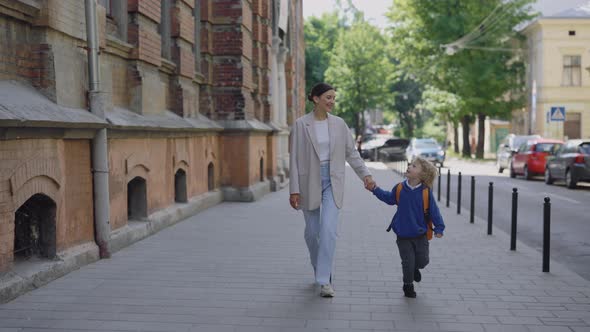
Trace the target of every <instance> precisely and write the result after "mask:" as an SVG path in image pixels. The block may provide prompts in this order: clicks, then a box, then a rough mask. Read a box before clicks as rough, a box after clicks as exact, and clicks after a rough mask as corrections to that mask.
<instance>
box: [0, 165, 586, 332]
mask: <svg viewBox="0 0 590 332" xmlns="http://www.w3.org/2000/svg"><path fill="white" fill-rule="evenodd" d="M371 165H373V166H371V167H374V169H373V172H374V177H375V179H376V180H377V182H378V183H387V184H389V185H390V186H392V185H393V184H394V183H396V182H397V181H399V177H397V176H396V175H395V174H394V173H392V172H390V171H387V170H379V169H377V168H379V167H380V166H379V165H380V164H371ZM346 186H347V187H346V195H345V196H346V198H345V206H344V208H343V209H342V211H341V212H342V213H341V224H340V230H339V239H338V243H337V247H336V260H335V275H334V287H335V289H336V292H337V295H336V297H335V298H333V299H323V298H320V297H319V296H318V295H317V290H316V289H315V287H314V285H313V277H312V275H313V272H312V269H311V267H310V264H309V258H308V254H307V250H306V248H305V244H304V240H303V225H304V223H303V218H302V216H301V213H300V212H297V211H293V210H291V209H290V208H289V207H288V205H287V204H286V202H287V197H288V192H287V190H282V191H280V192H277V193H273V194H269V195H267V196H264V197H262V198H261V199H260V200H259V201H256V202H253V203H247V204H245V203H227V202H226V203H222V204H220V205H218V206H215V207H212V208H210V209H208V210H205V211H202V212H201V213H199V214H197V215H195V216H193V217H191V218H188V219H187V220H185V221H183V222H181V223H178V224H175V225H174V226H173V227H170V228H167V229H164V230H162V231H161V232H159V233H157V234H155V235H153V236H151V237H149V238H146V239H145V240H142V241H140V242H138V243H135V244H134V245H132V246H130V247H128V248H125V249H123V250H121V251H119V252H117V253H116V254H115V255H113V257H112V258H111V259H107V260H101V261H98V262H96V263H94V264H91V265H88V266H85V267H83V268H81V269H80V270H77V271H74V272H72V273H70V274H68V275H67V276H65V277H64V278H61V279H59V280H56V281H54V282H52V283H50V284H48V285H45V286H43V287H41V288H39V289H37V290H35V291H32V292H30V293H28V294H26V295H24V296H21V297H20V298H17V299H16V300H14V301H12V302H10V303H7V304H3V305H0V332H2V330H3V329H5V330H6V329H7V330H8V331H13V330H15V329H16V330H18V331H20V330H31V331H45V332H56V331H60V332H62V331H68V330H72V331H74V330H75V331H79V330H84V331H88V332H90V331H116V330H120V331H136V330H147V331H171V330H172V331H214V332H226V331H232V332H248V331H256V332H265V331H272V332H277V331H278V332H281V331H285V332H297V331H306V332H315V331H338V332H354V331H365V332H367V331H396V332H415V331H486V332H490V331H492V332H495V331H498V332H500V331H501V332H512V331H514V332H530V331H536V330H535V329H537V328H538V331H558V332H561V331H562V330H563V331H568V330H569V331H576V332H577V331H588V328H589V327H590V283H589V282H588V281H586V280H584V279H582V278H581V277H579V276H577V275H576V274H575V273H573V272H571V271H569V270H567V269H566V268H564V267H563V266H560V265H559V263H557V262H552V265H551V266H552V268H553V271H552V272H551V273H549V274H544V273H542V272H540V268H539V267H540V259H541V256H540V253H539V252H537V251H535V250H533V249H531V248H528V247H526V246H525V245H523V244H521V243H518V251H516V252H510V251H509V250H508V246H507V244H508V243H509V241H508V240H509V237H508V236H507V234H505V233H503V232H502V231H499V230H494V235H493V236H487V235H486V234H485V231H484V226H483V225H484V224H485V222H483V221H481V220H477V222H476V224H475V225H470V224H469V223H468V221H467V216H466V215H456V211H455V209H454V208H453V206H451V207H450V208H446V207H444V206H441V212H442V213H443V216H444V218H445V222H446V224H447V227H448V228H447V232H446V233H445V236H444V237H443V239H436V240H433V241H432V242H431V262H430V264H429V266H428V267H427V268H426V269H424V270H423V281H422V282H421V283H419V284H416V290H417V292H418V298H417V299H407V298H404V297H403V293H402V290H401V285H402V282H401V277H402V275H401V263H400V258H399V254H398V252H397V247H396V245H395V236H394V235H392V234H391V233H386V232H384V228H385V226H386V224H387V222H388V221H389V220H390V219H391V215H392V214H393V213H394V212H395V208H392V207H389V206H386V205H384V204H382V203H380V202H378V201H377V200H376V199H375V198H374V197H373V196H372V195H371V194H370V193H368V192H366V191H364V189H363V188H362V184H361V183H360V182H359V181H358V180H357V179H356V178H355V177H354V175H353V174H352V173H351V171H350V169H347V184H346ZM179 253H180V254H179Z"/></svg>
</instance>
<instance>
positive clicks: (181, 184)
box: [174, 169, 188, 203]
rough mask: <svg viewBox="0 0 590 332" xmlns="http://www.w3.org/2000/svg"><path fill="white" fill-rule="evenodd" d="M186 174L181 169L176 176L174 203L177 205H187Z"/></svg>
mask: <svg viewBox="0 0 590 332" xmlns="http://www.w3.org/2000/svg"><path fill="white" fill-rule="evenodd" d="M187 200H188V199H187V195H186V172H185V171H184V170H183V169H179V170H178V171H176V174H174V201H175V202H177V203H186V202H187Z"/></svg>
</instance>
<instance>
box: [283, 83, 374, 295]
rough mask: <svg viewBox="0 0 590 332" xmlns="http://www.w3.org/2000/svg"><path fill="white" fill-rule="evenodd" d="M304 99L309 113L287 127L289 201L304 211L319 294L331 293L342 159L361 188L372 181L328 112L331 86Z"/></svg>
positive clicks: (332, 99) (348, 137)
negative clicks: (361, 181)
mask: <svg viewBox="0 0 590 332" xmlns="http://www.w3.org/2000/svg"><path fill="white" fill-rule="evenodd" d="M308 99H309V100H310V101H311V102H313V104H314V110H313V112H311V113H309V114H306V115H304V116H302V117H300V118H299V119H297V120H296V121H295V123H294V124H293V127H292V128H291V137H290V140H291V156H290V157H291V158H290V168H289V171H290V174H289V178H290V183H289V186H290V188H289V191H290V197H289V203H290V204H291V206H292V207H293V208H294V209H296V210H299V209H301V210H302V211H303V217H304V219H305V234H304V237H305V242H306V244H307V248H308V250H309V256H310V259H311V265H312V266H313V270H314V274H315V281H316V282H317V284H318V285H319V286H320V296H322V297H333V296H334V288H333V287H332V267H333V261H334V250H335V248H336V238H337V228H338V216H339V213H340V209H341V208H342V200H343V196H344V170H345V161H347V162H348V163H349V164H350V166H351V167H352V169H353V170H354V172H355V173H356V174H357V175H358V177H359V178H360V179H361V180H363V181H364V184H365V188H368V187H369V186H373V185H374V182H373V178H372V176H371V173H370V172H369V170H368V169H367V167H366V166H365V163H364V161H363V159H362V158H361V157H360V155H359V153H358V151H357V149H356V147H355V144H354V140H353V139H352V135H351V133H350V130H349V129H348V126H347V125H346V123H345V122H344V120H342V119H341V118H340V117H337V116H335V115H332V114H330V112H331V111H332V108H333V107H334V104H335V102H336V91H335V90H334V88H333V87H332V86H330V85H329V84H326V83H318V84H316V85H315V86H314V87H313V89H312V90H311V93H310V94H309V96H308Z"/></svg>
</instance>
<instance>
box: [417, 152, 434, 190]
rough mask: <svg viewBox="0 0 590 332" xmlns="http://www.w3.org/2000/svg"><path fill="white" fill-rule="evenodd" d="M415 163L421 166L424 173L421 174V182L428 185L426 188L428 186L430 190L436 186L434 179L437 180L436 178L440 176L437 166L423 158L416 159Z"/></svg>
mask: <svg viewBox="0 0 590 332" xmlns="http://www.w3.org/2000/svg"><path fill="white" fill-rule="evenodd" d="M414 162H415V163H417V164H419V165H420V167H421V168H422V173H421V174H420V181H422V182H423V183H424V184H426V186H428V187H429V188H432V185H433V184H434V178H436V176H437V175H438V169H437V168H436V166H434V164H432V163H431V162H430V161H428V160H426V159H424V158H422V157H416V158H414Z"/></svg>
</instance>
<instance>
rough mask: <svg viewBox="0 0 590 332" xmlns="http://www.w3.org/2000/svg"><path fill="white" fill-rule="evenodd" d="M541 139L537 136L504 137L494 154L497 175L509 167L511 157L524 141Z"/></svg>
mask: <svg viewBox="0 0 590 332" xmlns="http://www.w3.org/2000/svg"><path fill="white" fill-rule="evenodd" d="M538 138H541V136H539V135H514V134H509V135H508V136H506V137H504V139H503V140H502V142H500V145H498V150H497V152H496V163H497V165H498V173H502V172H503V171H504V170H505V169H506V168H508V167H510V162H511V161H512V155H514V154H515V153H516V151H517V150H518V148H519V147H520V146H521V145H522V144H523V143H525V142H526V141H529V140H532V139H538Z"/></svg>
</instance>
